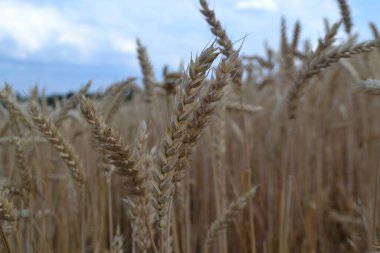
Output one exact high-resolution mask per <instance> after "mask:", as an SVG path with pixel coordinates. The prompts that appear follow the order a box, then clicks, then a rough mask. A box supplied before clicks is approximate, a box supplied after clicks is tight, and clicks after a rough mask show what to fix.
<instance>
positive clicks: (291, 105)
mask: <svg viewBox="0 0 380 253" xmlns="http://www.w3.org/2000/svg"><path fill="white" fill-rule="evenodd" d="M378 47H380V41H378V40H374V41H367V42H363V43H359V44H356V45H351V44H345V45H343V46H339V47H335V48H332V49H331V50H330V51H328V52H326V53H324V54H322V55H320V56H318V55H317V56H314V57H313V58H312V59H311V61H310V62H309V63H308V64H307V65H305V66H304V68H303V69H302V70H301V72H300V73H299V75H298V78H297V79H296V81H295V82H294V83H293V85H292V87H291V88H290V90H289V91H288V93H287V102H288V113H289V119H295V117H296V115H295V111H296V109H297V102H298V99H299V97H300V94H301V92H302V90H303V89H304V88H305V86H306V85H307V81H308V80H309V79H310V78H312V77H313V76H315V75H317V74H319V73H320V72H322V71H323V70H325V69H326V68H328V67H329V66H330V65H331V64H333V63H336V62H337V61H339V60H340V59H342V58H349V57H351V56H353V55H357V54H361V53H366V52H370V51H371V50H372V49H374V48H378Z"/></svg>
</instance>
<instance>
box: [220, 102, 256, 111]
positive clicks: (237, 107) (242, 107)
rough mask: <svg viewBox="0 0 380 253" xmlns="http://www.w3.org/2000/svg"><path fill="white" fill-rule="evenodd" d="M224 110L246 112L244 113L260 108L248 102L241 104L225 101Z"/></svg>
mask: <svg viewBox="0 0 380 253" xmlns="http://www.w3.org/2000/svg"><path fill="white" fill-rule="evenodd" d="M226 110H228V111H237V112H246V113H256V112H259V111H261V110H262V107H261V106H252V105H249V104H241V103H240V102H227V103H226Z"/></svg>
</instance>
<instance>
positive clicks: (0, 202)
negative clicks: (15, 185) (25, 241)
mask: <svg viewBox="0 0 380 253" xmlns="http://www.w3.org/2000/svg"><path fill="white" fill-rule="evenodd" d="M0 220H4V221H7V222H8V224H9V226H10V230H14V229H15V221H16V210H15V208H14V206H13V203H12V202H10V201H9V200H8V199H7V198H5V197H4V196H3V195H0Z"/></svg>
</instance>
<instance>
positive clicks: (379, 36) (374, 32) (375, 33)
mask: <svg viewBox="0 0 380 253" xmlns="http://www.w3.org/2000/svg"><path fill="white" fill-rule="evenodd" d="M369 27H370V28H371V31H372V35H373V38H374V39H380V34H379V30H378V29H377V26H376V25H375V23H373V22H370V23H369Z"/></svg>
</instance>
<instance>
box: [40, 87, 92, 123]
mask: <svg viewBox="0 0 380 253" xmlns="http://www.w3.org/2000/svg"><path fill="white" fill-rule="evenodd" d="M91 84H92V81H91V80H90V81H88V82H87V84H86V85H85V86H83V87H82V88H81V89H80V90H79V92H78V93H76V94H74V95H73V96H71V97H70V98H69V99H68V100H67V101H66V103H65V104H64V105H63V107H62V108H61V110H60V111H59V114H58V116H57V117H56V120H55V122H54V124H55V126H56V127H57V128H59V126H60V125H61V123H62V121H63V120H64V119H65V118H66V116H67V113H68V112H69V111H70V110H73V109H74V108H75V106H76V105H77V104H78V102H79V100H80V98H81V97H82V96H84V95H85V94H86V93H87V91H88V90H89V89H90V87H91ZM32 101H34V100H32Z"/></svg>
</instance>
